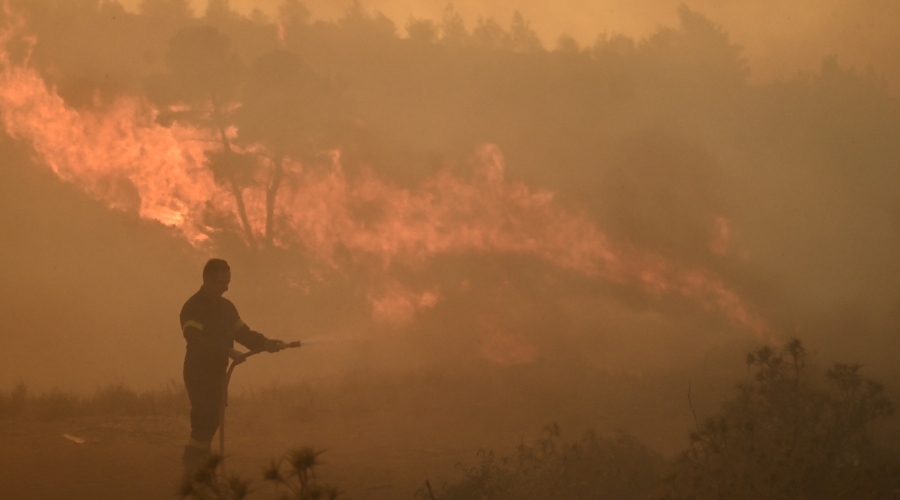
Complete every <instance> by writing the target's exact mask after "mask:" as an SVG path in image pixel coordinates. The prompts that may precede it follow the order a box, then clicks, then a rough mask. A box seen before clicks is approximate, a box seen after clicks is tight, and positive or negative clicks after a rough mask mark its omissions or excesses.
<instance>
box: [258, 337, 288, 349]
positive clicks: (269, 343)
mask: <svg viewBox="0 0 900 500" xmlns="http://www.w3.org/2000/svg"><path fill="white" fill-rule="evenodd" d="M284 347H285V343H284V342H282V341H280V340H276V339H266V341H265V342H264V343H263V349H264V350H266V351H268V352H278V351H280V350H282V349H284Z"/></svg>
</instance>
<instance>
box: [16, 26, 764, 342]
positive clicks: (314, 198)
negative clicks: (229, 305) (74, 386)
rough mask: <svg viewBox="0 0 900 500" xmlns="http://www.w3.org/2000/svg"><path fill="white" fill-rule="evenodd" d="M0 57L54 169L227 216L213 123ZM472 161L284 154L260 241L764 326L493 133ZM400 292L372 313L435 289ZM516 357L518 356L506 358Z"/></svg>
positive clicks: (148, 198)
mask: <svg viewBox="0 0 900 500" xmlns="http://www.w3.org/2000/svg"><path fill="white" fill-rule="evenodd" d="M7 17H8V18H9V16H7ZM16 29H21V27H20V26H17V25H15V23H14V24H13V26H12V28H10V29H7V30H6V31H4V32H3V33H2V35H0V43H2V44H3V45H2V48H6V47H8V46H9V43H10V41H11V40H12V38H13V36H14V35H13V34H11V33H12V32H13V31H15V30H16ZM20 39H24V38H21V37H20ZM30 43H33V40H32V41H31V42H30ZM0 67H2V68H0V69H2V71H0V116H2V118H0V119H2V126H3V127H4V129H5V131H6V133H7V134H9V135H10V136H12V137H15V138H20V139H23V140H27V141H28V142H30V144H31V145H32V146H33V148H34V150H35V152H36V153H37V155H38V157H39V159H40V160H42V161H43V162H44V163H46V164H47V165H48V166H49V167H50V168H51V169H53V171H54V172H55V173H56V174H57V175H59V177H60V178H61V179H63V180H65V181H67V182H71V183H73V184H76V185H77V186H79V187H80V188H82V189H84V190H85V191H86V192H87V193H89V194H90V195H91V196H94V197H95V198H97V199H99V200H102V201H103V202H105V203H106V204H108V205H109V206H110V207H112V208H115V209H120V210H126V211H134V212H136V213H137V214H138V215H139V216H140V217H143V218H146V219H152V220H156V221H158V222H160V223H161V224H164V225H167V226H171V227H175V228H177V229H178V230H179V231H181V233H183V235H184V236H185V237H186V238H187V239H188V240H189V241H190V242H191V243H192V244H195V245H198V244H201V243H202V242H204V241H206V240H207V239H208V237H209V233H210V231H211V229H210V228H209V227H207V226H206V225H205V224H204V217H205V215H206V214H208V213H209V212H210V211H214V212H215V213H216V214H217V215H219V216H222V215H224V216H226V217H229V218H230V219H232V220H236V215H235V214H236V204H235V201H234V199H233V197H232V196H231V195H230V194H229V193H228V192H226V191H225V190H224V189H222V188H221V187H220V186H217V185H216V183H215V182H214V180H213V177H212V174H211V173H210V171H209V169H208V168H206V166H205V165H204V162H205V156H204V155H205V153H206V152H207V151H210V150H212V149H214V148H216V147H218V143H217V142H216V141H215V140H214V138H215V134H214V132H213V131H210V130H203V129H199V128H196V127H188V126H184V125H177V124H175V125H172V126H170V127H163V126H161V125H159V124H158V123H156V121H155V120H154V118H155V114H156V111H155V110H154V109H153V108H152V107H151V106H150V105H149V104H147V103H146V102H145V101H143V100H142V99H140V98H137V97H132V98H122V99H119V100H117V101H116V102H115V103H113V104H112V105H111V106H109V107H108V108H105V109H100V108H96V109H92V110H87V111H86V110H76V109H73V108H72V107H70V106H68V105H67V104H66V103H65V101H64V100H63V99H62V98H61V97H60V96H59V95H58V94H57V93H56V91H55V90H54V89H51V88H48V86H47V84H46V83H45V82H44V81H43V79H42V78H41V77H40V75H39V74H38V73H37V72H36V71H35V70H34V69H32V68H30V67H28V65H27V62H26V63H14V62H13V61H12V59H11V57H10V56H9V54H8V52H7V51H5V50H4V51H2V53H0ZM476 162H477V163H478V164H479V165H480V167H479V168H478V169H477V175H476V176H475V178H474V179H473V180H466V179H463V178H460V177H458V176H455V175H453V174H452V173H451V172H448V171H443V172H440V173H438V174H437V175H436V176H434V177H433V178H431V179H429V180H427V181H426V182H424V183H423V184H422V185H421V186H419V187H418V188H417V189H416V190H409V189H403V188H399V187H397V186H394V185H392V184H391V183H389V182H387V181H385V180H382V179H380V178H378V177H377V176H376V175H375V174H374V173H373V172H371V171H364V172H363V173H362V174H360V175H358V176H355V177H354V178H350V177H349V176H348V175H347V174H346V173H345V172H344V170H343V169H342V166H341V162H340V152H339V151H336V152H335V154H334V155H333V160H332V164H331V165H330V167H329V168H326V169H324V170H316V171H313V170H311V169H305V168H304V167H303V165H301V164H300V163H298V162H296V161H292V160H290V159H288V160H286V162H285V168H286V175H285V180H284V182H283V184H282V186H281V188H280V191H279V193H278V199H277V206H276V212H277V216H278V227H277V228H276V229H277V234H276V235H275V239H274V242H275V244H277V245H280V246H285V247H287V246H301V247H304V248H306V249H308V250H309V251H310V253H312V254H313V255H314V256H316V257H317V258H319V259H321V260H322V261H324V262H330V263H332V264H334V263H335V255H336V253H337V251H338V250H339V249H346V250H349V251H350V252H351V253H352V254H354V255H368V256H373V257H375V258H376V259H377V260H378V261H379V262H380V263H381V265H382V266H384V268H388V267H390V266H391V265H393V264H395V263H397V262H401V263H406V262H424V261H427V260H428V259H430V258H432V257H434V256H435V255H438V254H465V253H472V252H475V253H505V254H523V255H531V256H534V257H536V258H539V259H543V260H545V261H547V262H550V263H552V264H554V265H556V266H559V267H560V268H563V269H567V270H571V271H574V272H578V273H582V274H584V275H587V276H592V277H599V278H603V279H607V280H612V281H615V282H617V283H623V284H628V283H636V284H638V285H639V286H641V287H643V288H644V289H646V290H648V291H651V292H654V293H674V294H678V295H681V296H684V297H688V298H690V299H693V300H696V301H698V302H699V303H701V304H703V305H705V306H707V307H709V308H715V309H718V310H719V311H721V313H723V314H725V315H726V316H727V317H729V318H730V319H731V320H732V321H734V322H735V323H737V324H739V325H741V326H743V327H744V328H746V329H748V330H750V331H751V332H753V333H754V334H756V335H758V336H764V334H765V331H766V326H765V323H764V321H763V320H762V318H760V317H759V316H758V315H757V314H756V313H754V312H753V311H752V310H751V309H750V308H749V307H748V306H746V305H745V304H744V302H743V301H742V300H741V298H740V297H739V296H738V294H737V293H735V292H734V291H733V290H730V289H729V288H728V287H727V286H725V285H724V284H723V283H722V282H721V281H720V280H718V279H717V278H715V277H714V276H712V275H710V274H709V273H707V272H705V271H698V270H690V269H684V268H682V267H681V266H679V265H678V264H676V263H674V262H671V261H668V260H666V259H663V258H661V257H659V256H656V255H653V254H651V253H649V252H646V251H640V250H637V249H633V248H625V247H622V246H620V247H616V246H615V245H613V244H612V243H611V242H610V241H609V240H608V238H607V237H606V235H605V234H604V233H603V232H602V231H601V230H600V229H598V228H597V226H596V224H595V223H594V222H592V221H591V220H590V218H589V217H588V216H587V215H585V214H582V213H574V212H572V211H571V210H567V209H566V208H565V207H563V206H561V205H560V204H559V203H557V202H556V201H555V200H554V197H553V194H552V193H549V192H545V191H535V190H533V189H531V188H529V187H528V186H526V185H525V184H523V183H521V182H507V181H506V180H505V179H504V163H503V156H502V153H501V152H500V150H499V148H498V147H496V146H494V145H490V144H488V145H485V146H483V147H482V148H481V149H479V151H477V154H476ZM244 194H245V196H246V206H247V216H248V219H249V220H250V221H251V226H252V228H251V229H252V231H253V232H254V233H256V234H259V233H261V232H262V228H263V227H264V221H265V217H266V213H265V206H266V205H265V196H266V193H265V188H264V187H262V186H257V187H250V188H246V189H245V191H244ZM410 293H411V292H409V291H407V290H397V289H390V287H389V289H388V291H387V292H384V293H381V294H370V297H369V300H370V304H371V305H372V310H373V316H374V317H375V318H376V319H381V320H387V321H399V322H405V321H410V320H411V317H412V314H413V312H414V311H415V310H418V309H421V308H427V307H431V306H433V305H434V304H435V303H436V302H437V300H438V295H437V294H436V293H435V292H416V293H418V297H416V296H415V294H412V295H410ZM423 293H424V294H425V295H427V294H431V295H429V296H428V298H426V297H425V295H423ZM504 342H505V343H508V342H506V341H503V342H501V343H504ZM521 357H525V358H527V357H528V356H519V357H517V358H516V359H519V358H521Z"/></svg>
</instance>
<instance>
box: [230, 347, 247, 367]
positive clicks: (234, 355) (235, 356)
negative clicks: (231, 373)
mask: <svg viewBox="0 0 900 500" xmlns="http://www.w3.org/2000/svg"><path fill="white" fill-rule="evenodd" d="M228 357H229V358H231V359H232V360H234V363H235V364H240V363H243V362H244V361H245V360H246V359H247V353H244V352H241V351H238V350H237V349H233V348H232V349H228Z"/></svg>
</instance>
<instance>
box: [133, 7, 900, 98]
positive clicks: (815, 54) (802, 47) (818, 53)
mask: <svg viewBox="0 0 900 500" xmlns="http://www.w3.org/2000/svg"><path fill="white" fill-rule="evenodd" d="M192 2H193V5H194V8H195V12H196V13H198V14H199V13H202V12H203V11H204V9H205V6H206V3H207V2H206V0H192ZM122 3H123V4H124V5H126V6H127V7H134V6H135V5H137V4H139V3H140V0H122ZM280 3H281V0H231V5H232V7H233V8H234V9H235V10H238V11H241V12H249V11H250V10H252V9H254V8H258V9H260V10H262V11H264V12H266V13H268V14H273V13H274V12H275V11H276V10H277V6H278V5H279V4H280ZM303 3H304V4H305V5H307V7H309V9H310V11H311V12H312V14H313V16H314V17H316V18H324V19H327V18H333V17H336V16H340V15H341V14H342V13H343V12H344V11H345V10H346V9H347V8H348V7H349V6H350V5H352V1H351V0H327V1H326V0H308V1H306V2H303ZM360 4H361V5H362V6H363V7H364V8H366V9H370V10H378V11H380V12H382V13H384V14H385V15H387V16H388V17H389V18H391V19H392V20H393V21H394V22H395V23H396V24H397V26H398V28H400V29H402V28H403V26H404V25H405V24H406V22H407V20H408V19H409V18H410V17H415V18H425V19H440V16H441V13H442V12H443V10H444V9H445V8H446V7H447V5H448V4H453V6H454V7H455V8H456V10H457V11H458V12H460V13H461V14H462V16H463V17H464V18H465V20H466V22H467V26H468V27H469V28H471V27H473V26H475V24H476V22H477V20H478V18H479V17H491V18H494V19H495V20H497V21H498V22H499V23H501V24H502V25H505V24H507V23H508V22H509V20H510V19H511V18H512V16H513V14H514V13H515V12H516V11H519V12H521V13H522V15H523V16H524V17H525V19H526V21H528V22H529V23H530V24H531V26H532V28H533V29H534V30H535V31H536V32H537V33H538V34H539V35H540V36H541V38H542V39H543V40H544V44H545V46H547V47H553V46H554V45H555V43H556V40H557V38H558V37H559V36H560V34H563V33H567V34H570V35H572V36H574V37H575V38H576V39H578V40H579V41H580V42H582V43H583V44H590V43H592V42H593V41H594V40H595V39H596V38H597V36H598V35H599V34H602V33H621V34H625V35H627V36H630V37H633V38H637V39H640V38H643V37H645V36H648V35H650V34H652V33H653V31H655V30H656V29H657V27H659V26H660V25H662V26H676V25H677V23H678V12H677V11H678V6H679V5H681V4H684V5H687V6H688V7H689V8H691V9H693V10H696V11H698V12H700V13H702V14H704V15H705V16H707V17H708V18H710V19H711V20H712V21H713V22H715V23H716V24H719V25H720V26H721V27H722V28H723V29H724V31H725V32H726V33H728V34H729V35H730V37H731V40H732V41H733V42H734V43H737V44H739V45H741V46H743V47H744V48H745V53H746V56H747V58H748V61H749V63H750V66H751V68H752V70H753V74H752V77H753V78H754V79H756V80H768V79H772V78H784V77H790V76H793V75H794V74H796V73H797V72H798V71H814V70H817V69H818V68H819V66H820V64H821V62H822V60H823V59H824V58H825V57H827V56H829V55H835V56H837V58H838V61H839V62H840V63H841V64H842V65H844V66H852V67H855V68H856V69H862V70H864V69H866V68H867V67H868V66H869V65H872V66H873V67H874V68H875V70H876V71H877V72H878V73H883V74H885V75H888V76H889V77H890V79H891V80H892V81H893V82H896V81H898V79H900V78H898V77H900V63H898V62H897V59H896V57H894V55H895V54H896V53H897V50H896V47H897V46H898V45H900V35H898V32H897V30H896V26H897V25H898V20H900V2H896V1H892V0H817V1H812V0H741V1H730V2H723V1H719V0H687V1H683V2H682V1H679V0H557V1H555V2H545V1H538V0H491V1H483V0H456V1H453V2H447V1H445V0H365V1H361V2H360ZM894 85H896V84H894Z"/></svg>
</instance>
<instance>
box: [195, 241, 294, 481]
mask: <svg viewBox="0 0 900 500" xmlns="http://www.w3.org/2000/svg"><path fill="white" fill-rule="evenodd" d="M230 282H231V268H230V267H229V266H228V263H227V262H225V261H224V260H222V259H210V260H209V261H208V262H207V263H206V266H204V268H203V285H202V286H201V287H200V290H199V291H198V292H197V293H195V294H194V295H193V296H192V297H191V298H189V299H188V300H187V302H185V304H184V307H182V309H181V331H182V333H183V334H184V339H185V341H186V342H187V349H186V352H185V356H184V385H185V387H186V388H187V393H188V398H189V399H190V401H191V437H190V440H189V441H188V444H187V446H185V448H184V455H183V457H182V461H183V463H184V468H185V472H186V473H188V472H191V471H193V470H194V469H196V468H197V467H199V466H200V465H202V464H204V463H205V461H206V460H207V458H208V457H209V455H210V452H211V445H212V438H213V435H215V433H216V430H217V429H218V427H219V423H220V422H219V419H220V412H221V406H222V404H223V397H224V384H225V374H226V371H227V368H228V360H229V358H230V359H232V360H235V361H241V360H242V359H243V357H244V356H243V354H242V353H241V352H240V351H237V350H236V349H234V342H235V341H237V342H239V343H240V344H242V345H244V346H245V347H247V348H248V349H251V350H257V349H263V350H266V351H270V352H275V351H278V350H279V349H280V348H281V347H282V346H283V342H281V341H280V340H275V339H268V338H266V337H265V336H264V335H263V334H261V333H258V332H254V331H253V330H251V329H250V328H249V327H248V326H247V325H246V324H244V322H243V321H241V317H240V316H239V315H238V312H237V308H235V307H234V304H232V303H231V301H230V300H228V299H226V298H224V297H222V294H223V293H225V292H226V291H228V284H229V283H230Z"/></svg>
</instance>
